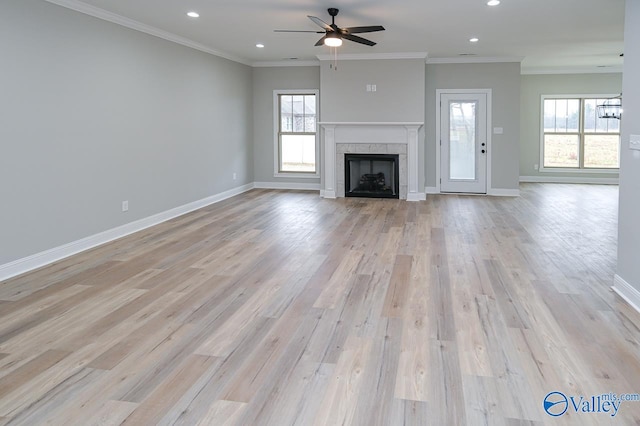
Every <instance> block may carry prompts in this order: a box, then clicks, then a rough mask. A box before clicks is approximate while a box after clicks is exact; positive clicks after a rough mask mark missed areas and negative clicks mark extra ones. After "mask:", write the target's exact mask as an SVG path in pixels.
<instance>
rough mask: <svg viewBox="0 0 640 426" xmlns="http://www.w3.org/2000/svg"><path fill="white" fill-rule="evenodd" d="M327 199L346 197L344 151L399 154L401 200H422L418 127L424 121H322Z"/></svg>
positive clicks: (322, 192)
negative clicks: (419, 176)
mask: <svg viewBox="0 0 640 426" xmlns="http://www.w3.org/2000/svg"><path fill="white" fill-rule="evenodd" d="M319 124H320V126H321V127H322V130H323V132H322V134H323V137H324V189H323V190H322V191H321V193H320V194H321V195H322V196H323V197H324V198H337V197H344V154H399V156H400V167H399V169H400V170H399V171H400V199H404V200H407V201H421V200H424V199H425V195H424V193H420V192H418V164H419V163H418V130H420V127H422V124H423V123H415V122H411V123H398V122H376V123H362V122H339V123H337V122H323V123H319Z"/></svg>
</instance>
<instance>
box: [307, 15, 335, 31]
mask: <svg viewBox="0 0 640 426" xmlns="http://www.w3.org/2000/svg"><path fill="white" fill-rule="evenodd" d="M307 18H309V19H311V20H312V21H313V22H314V23H315V24H316V25H317V26H319V27H321V28H324V29H325V30H327V31H333V28H331V25H329V24H327V23H326V22H324V21H323V20H322V19H320V18H317V17H315V16H310V15H307Z"/></svg>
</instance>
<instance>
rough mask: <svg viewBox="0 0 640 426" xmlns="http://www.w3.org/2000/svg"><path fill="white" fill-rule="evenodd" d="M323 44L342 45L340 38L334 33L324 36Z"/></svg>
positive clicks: (330, 45)
mask: <svg viewBox="0 0 640 426" xmlns="http://www.w3.org/2000/svg"><path fill="white" fill-rule="evenodd" d="M324 45H325V46H329V47H340V46H342V39H341V38H340V37H338V35H337V34H335V33H333V34H328V35H327V36H326V37H325V38H324Z"/></svg>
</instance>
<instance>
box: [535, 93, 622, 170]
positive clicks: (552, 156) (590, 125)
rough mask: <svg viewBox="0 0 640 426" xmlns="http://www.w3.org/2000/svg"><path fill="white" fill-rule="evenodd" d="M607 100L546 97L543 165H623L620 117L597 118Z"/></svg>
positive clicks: (567, 167) (578, 167)
mask: <svg viewBox="0 0 640 426" xmlns="http://www.w3.org/2000/svg"><path fill="white" fill-rule="evenodd" d="M605 100H606V98H595V97H593V98H588V97H575V98H555V97H554V98H551V97H546V98H545V97H543V105H542V109H543V111H542V116H543V119H542V121H543V122H542V128H543V136H542V165H543V168H546V169H554V168H555V169H618V168H619V167H620V120H616V119H607V118H598V115H597V112H596V105H601V104H602V103H603V102H604V101H605Z"/></svg>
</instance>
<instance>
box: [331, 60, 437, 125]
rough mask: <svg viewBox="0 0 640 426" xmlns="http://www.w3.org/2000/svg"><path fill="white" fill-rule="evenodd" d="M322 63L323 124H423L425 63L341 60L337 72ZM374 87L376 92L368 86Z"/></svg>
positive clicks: (422, 61) (412, 61)
mask: <svg viewBox="0 0 640 426" xmlns="http://www.w3.org/2000/svg"><path fill="white" fill-rule="evenodd" d="M329 65H330V61H322V62H321V71H320V87H321V88H322V96H321V97H320V111H321V112H322V121H330V122H331V121H338V122H344V121H357V122H373V121H405V122H406V121H412V122H422V121H423V120H424V71H425V67H424V59H394V60H391V59H377V60H341V59H340V57H339V56H338V69H337V71H335V70H332V69H330V68H329ZM367 84H375V85H376V88H377V90H376V91H375V92H367V91H366V85H367Z"/></svg>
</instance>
